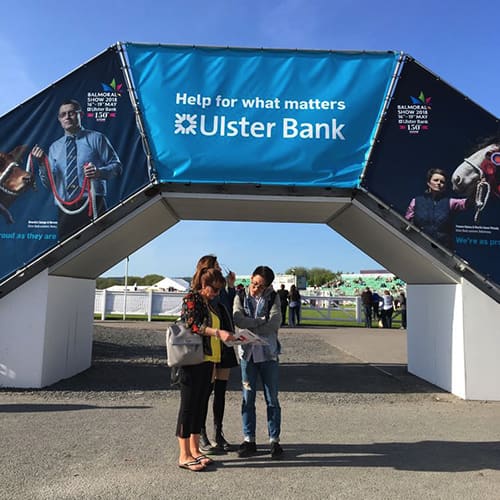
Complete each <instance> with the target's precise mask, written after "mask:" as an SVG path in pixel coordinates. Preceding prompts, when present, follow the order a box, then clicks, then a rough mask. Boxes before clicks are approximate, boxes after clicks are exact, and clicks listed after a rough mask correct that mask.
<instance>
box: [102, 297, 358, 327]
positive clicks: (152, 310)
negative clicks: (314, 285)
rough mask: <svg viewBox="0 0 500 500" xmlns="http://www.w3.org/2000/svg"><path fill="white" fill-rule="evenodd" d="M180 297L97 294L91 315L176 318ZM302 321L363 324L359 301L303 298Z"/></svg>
mask: <svg viewBox="0 0 500 500" xmlns="http://www.w3.org/2000/svg"><path fill="white" fill-rule="evenodd" d="M183 296H184V294H183V293H179V292H156V291H152V290H150V291H146V292H144V291H131V290H128V291H127V292H124V291H117V292H114V291H110V290H96V293H95V302H94V314H97V315H100V317H101V319H103V320H104V319H106V315H122V317H123V319H125V318H126V316H127V315H140V316H146V317H147V319H148V321H151V319H152V317H153V316H177V315H179V313H180V311H181V304H182V297H183ZM301 312H302V318H303V319H306V320H307V319H314V320H315V321H322V320H324V321H333V320H335V321H346V322H351V323H352V322H355V323H362V322H363V317H362V308H361V299H360V298H359V297H325V296H321V295H303V296H302V311H301Z"/></svg>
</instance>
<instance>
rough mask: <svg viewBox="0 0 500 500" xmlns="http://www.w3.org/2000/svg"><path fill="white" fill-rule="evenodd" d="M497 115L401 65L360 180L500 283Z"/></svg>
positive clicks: (418, 68) (432, 77)
mask: <svg viewBox="0 0 500 500" xmlns="http://www.w3.org/2000/svg"><path fill="white" fill-rule="evenodd" d="M499 132H500V129H499V121H498V119H497V118H495V117H494V116H492V115H491V114H489V113H488V112H486V111H485V110H484V109H482V108H480V107H479V106H477V105H476V104H474V103H473V102H471V101H470V100H468V99H467V98H466V97H465V96H463V95H462V94H460V93H459V92H457V91H456V90H454V89H453V88H452V87H450V86H449V85H447V84H446V83H444V82H442V81H441V80H439V79H438V78H436V76H435V75H432V74H431V73H429V72H428V71H426V70H425V69H424V68H422V67H421V66H419V65H418V64H417V63H415V62H407V63H405V65H404V67H403V70H402V74H401V79H400V81H399V82H398V84H397V87H396V92H395V95H394V99H393V100H392V102H391V106H390V108H389V112H388V116H387V120H386V121H385V122H384V125H383V128H382V130H381V134H380V136H379V139H380V140H379V141H377V146H376V147H375V148H374V151H373V156H372V160H373V161H370V165H369V166H368V168H367V170H366V176H365V178H364V181H363V186H364V187H366V189H367V190H368V191H369V192H371V193H373V194H374V195H376V196H377V197H378V198H380V199H381V200H383V201H384V202H385V203H387V204H388V205H390V206H392V207H393V208H394V209H395V210H396V211H398V212H399V213H400V214H401V215H403V216H404V217H405V218H406V219H407V220H408V221H410V222H412V223H413V224H415V225H416V226H417V227H419V228H420V229H422V231H423V232H425V233H426V234H427V235H428V236H430V237H431V238H433V239H434V240H435V241H436V242H437V243H439V244H440V245H442V246H444V247H445V248H447V249H449V250H451V251H453V252H455V253H456V255H457V256H459V257H461V258H463V259H464V260H465V261H467V262H468V263H469V264H470V265H471V266H472V267H473V268H474V269H475V270H477V271H479V272H480V273H481V274H483V275H484V276H486V277H488V278H489V279H490V280H491V281H494V282H496V283H500V135H499Z"/></svg>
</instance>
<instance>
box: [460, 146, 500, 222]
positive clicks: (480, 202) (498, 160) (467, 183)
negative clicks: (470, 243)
mask: <svg viewBox="0 0 500 500" xmlns="http://www.w3.org/2000/svg"><path fill="white" fill-rule="evenodd" d="M451 183H452V187H453V191H455V192H456V193H457V194H459V195H460V196H465V197H470V199H471V200H473V201H474V205H475V209H476V212H475V214H474V223H476V224H477V223H478V222H479V216H480V214H481V212H482V211H483V210H484V208H485V207H486V204H487V203H488V201H489V199H490V197H491V195H493V196H496V197H498V198H500V144H499V143H498V142H497V143H490V144H488V145H487V146H484V147H481V149H478V150H477V151H476V152H475V153H473V154H472V155H470V156H469V157H468V158H465V159H464V161H463V162H462V163H461V164H460V165H459V166H458V167H457V168H456V169H455V171H454V172H453V175H452V177H451Z"/></svg>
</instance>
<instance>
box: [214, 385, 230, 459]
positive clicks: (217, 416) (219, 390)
mask: <svg viewBox="0 0 500 500" xmlns="http://www.w3.org/2000/svg"><path fill="white" fill-rule="evenodd" d="M226 388H227V380H216V381H215V384H214V403H213V411H214V430H215V444H216V448H217V449H218V450H219V451H230V450H231V445H230V444H229V443H228V442H227V441H226V439H225V438H224V433H223V432H222V421H223V420H224V408H225V406H226Z"/></svg>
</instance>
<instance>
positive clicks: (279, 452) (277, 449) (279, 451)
mask: <svg viewBox="0 0 500 500" xmlns="http://www.w3.org/2000/svg"><path fill="white" fill-rule="evenodd" d="M282 456H283V448H282V447H281V446H280V444H279V443H274V442H273V443H271V458H274V459H278V458H281V457H282Z"/></svg>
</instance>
